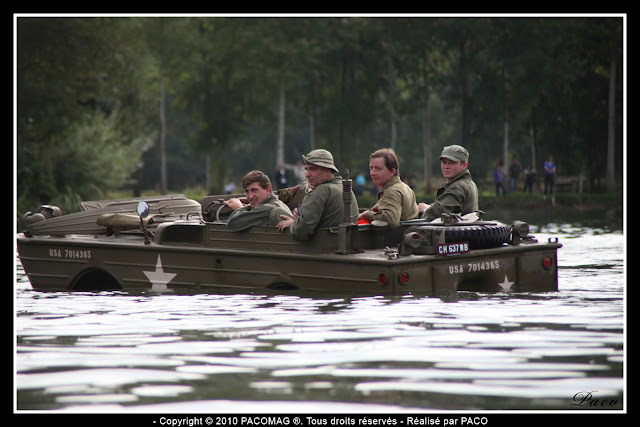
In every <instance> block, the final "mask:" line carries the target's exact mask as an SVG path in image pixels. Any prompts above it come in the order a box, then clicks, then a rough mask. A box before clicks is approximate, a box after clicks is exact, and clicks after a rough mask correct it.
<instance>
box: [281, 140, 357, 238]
mask: <svg viewBox="0 0 640 427" xmlns="http://www.w3.org/2000/svg"><path fill="white" fill-rule="evenodd" d="M302 159H303V160H304V163H305V166H304V168H305V170H306V175H305V177H306V179H307V183H308V185H309V188H310V189H311V190H310V191H309V192H308V193H307V194H306V196H305V197H304V199H303V201H302V209H301V210H302V212H297V213H294V217H293V218H287V217H286V215H283V216H282V221H281V222H280V223H279V224H278V229H279V230H280V231H282V232H284V231H285V230H286V229H287V228H289V229H290V232H291V234H292V235H293V237H294V238H296V239H298V240H308V239H310V238H311V237H312V236H313V234H314V233H315V231H316V229H318V228H325V227H337V226H338V225H340V224H341V223H342V221H343V217H344V202H343V200H342V177H340V176H334V174H335V173H336V172H339V171H338V169H337V168H336V167H335V166H334V164H333V156H332V155H331V153H330V152H328V151H327V150H322V149H319V150H313V151H311V152H310V153H309V154H307V155H306V156H302ZM357 217H358V201H357V200H356V196H355V194H353V191H352V192H351V220H352V221H353V222H355V221H356V219H357Z"/></svg>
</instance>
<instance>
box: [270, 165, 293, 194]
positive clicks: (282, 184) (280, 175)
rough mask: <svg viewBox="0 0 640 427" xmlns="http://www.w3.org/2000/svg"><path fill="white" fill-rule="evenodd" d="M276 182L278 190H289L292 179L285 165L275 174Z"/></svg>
mask: <svg viewBox="0 0 640 427" xmlns="http://www.w3.org/2000/svg"><path fill="white" fill-rule="evenodd" d="M273 175H274V180H275V183H276V189H278V190H279V189H281V188H287V187H289V186H291V184H292V183H293V182H292V179H291V173H290V172H289V171H288V170H287V168H286V167H285V165H284V164H282V165H280V168H279V169H277V170H276V171H275V172H274V174H273Z"/></svg>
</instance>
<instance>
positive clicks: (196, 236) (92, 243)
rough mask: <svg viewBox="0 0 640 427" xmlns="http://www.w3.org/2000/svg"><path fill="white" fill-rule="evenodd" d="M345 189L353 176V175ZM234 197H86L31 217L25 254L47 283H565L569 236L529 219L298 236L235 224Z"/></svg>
mask: <svg viewBox="0 0 640 427" xmlns="http://www.w3.org/2000/svg"><path fill="white" fill-rule="evenodd" d="M343 185H344V194H345V195H346V194H348V193H350V191H351V181H350V180H349V179H348V178H345V179H344V180H343ZM229 197H238V196H237V195H236V196H231V195H220V196H207V197H205V198H204V199H203V200H201V201H200V202H197V201H194V200H190V199H188V198H187V197H185V196H184V195H169V196H157V197H146V198H131V199H118V200H101V201H92V202H84V203H82V207H83V211H82V212H77V213H72V214H67V215H63V214H62V212H61V211H60V209H59V208H57V207H55V206H50V205H45V206H41V207H40V208H39V209H38V210H36V211H35V212H28V213H27V214H25V215H24V216H23V218H22V226H23V232H22V233H21V234H19V235H18V236H17V244H18V256H19V258H20V261H21V262H22V265H23V267H24V270H25V272H26V274H27V275H28V277H29V281H30V282H31V285H32V286H33V288H34V289H38V290H74V291H93V290H115V289H125V290H127V289H141V290H149V291H154V292H180V291H185V290H189V291H196V292H198V291H208V292H216V291H224V292H228V291H231V292H238V293H244V292H253V291H256V290H262V291H265V290H266V289H271V290H274V291H287V292H291V291H320V292H323V293H325V294H333V295H345V294H347V293H357V294H368V295H402V294H411V293H414V294H421V295H423V294H429V295H438V294H440V293H450V292H457V291H476V292H547V291H557V289H558V275H557V250H558V248H560V247H561V246H562V245H561V244H560V243H558V241H557V239H553V240H549V241H547V242H538V241H537V240H536V239H535V238H534V237H533V236H530V235H529V227H528V225H527V224H526V223H524V222H515V223H513V224H510V225H506V224H503V223H501V222H498V221H487V220H484V219H482V217H481V213H479V212H478V213H472V214H469V215H466V216H459V215H448V216H447V215H445V216H444V217H443V218H438V219H436V220H434V221H431V222H427V221H424V220H421V219H416V220H410V221H403V222H401V224H400V226H399V227H397V228H395V229H389V228H388V227H387V224H385V223H376V222H374V223H372V224H356V223H353V222H350V218H349V215H348V212H349V206H348V204H349V203H350V202H349V200H350V198H349V197H348V196H345V197H344V201H345V212H346V213H347V214H345V219H344V222H343V223H342V224H341V225H339V226H338V227H335V228H327V229H319V230H317V231H316V233H315V235H314V237H313V238H312V239H311V240H309V241H297V240H295V239H294V238H293V237H292V236H291V234H290V233H288V232H285V233H281V232H279V231H278V229H277V228H276V227H268V226H254V227H251V228H250V229H248V230H245V231H241V232H233V231H230V230H228V229H227V227H226V225H225V221H226V218H227V217H228V215H229V213H230V211H228V208H227V207H226V206H225V205H224V204H223V201H224V200H225V199H227V198H229Z"/></svg>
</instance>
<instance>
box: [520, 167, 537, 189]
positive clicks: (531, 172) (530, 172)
mask: <svg viewBox="0 0 640 427" xmlns="http://www.w3.org/2000/svg"><path fill="white" fill-rule="evenodd" d="M535 182H536V170H535V169H532V168H531V165H527V167H526V168H525V169H524V187H523V188H522V191H523V192H525V193H526V192H527V190H529V194H531V192H532V191H533V184H534V183H535Z"/></svg>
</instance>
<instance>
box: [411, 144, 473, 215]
mask: <svg viewBox="0 0 640 427" xmlns="http://www.w3.org/2000/svg"><path fill="white" fill-rule="evenodd" d="M468 161H469V152H468V151H467V150H466V148H464V147H462V146H460V145H449V146H447V147H444V149H443V150H442V154H440V170H441V171H442V176H444V178H445V179H446V181H447V182H446V183H445V184H444V185H443V186H442V187H440V188H438V191H437V192H436V198H435V200H434V201H433V203H432V204H430V205H428V204H426V203H420V204H419V205H418V208H419V210H420V215H421V217H422V218H424V219H427V220H429V221H433V220H434V219H436V218H440V217H441V216H442V214H443V213H459V214H461V215H466V214H468V213H471V212H475V211H477V210H478V188H477V187H476V183H475V182H473V179H472V178H471V173H470V172H469V170H468V166H469V163H468Z"/></svg>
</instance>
